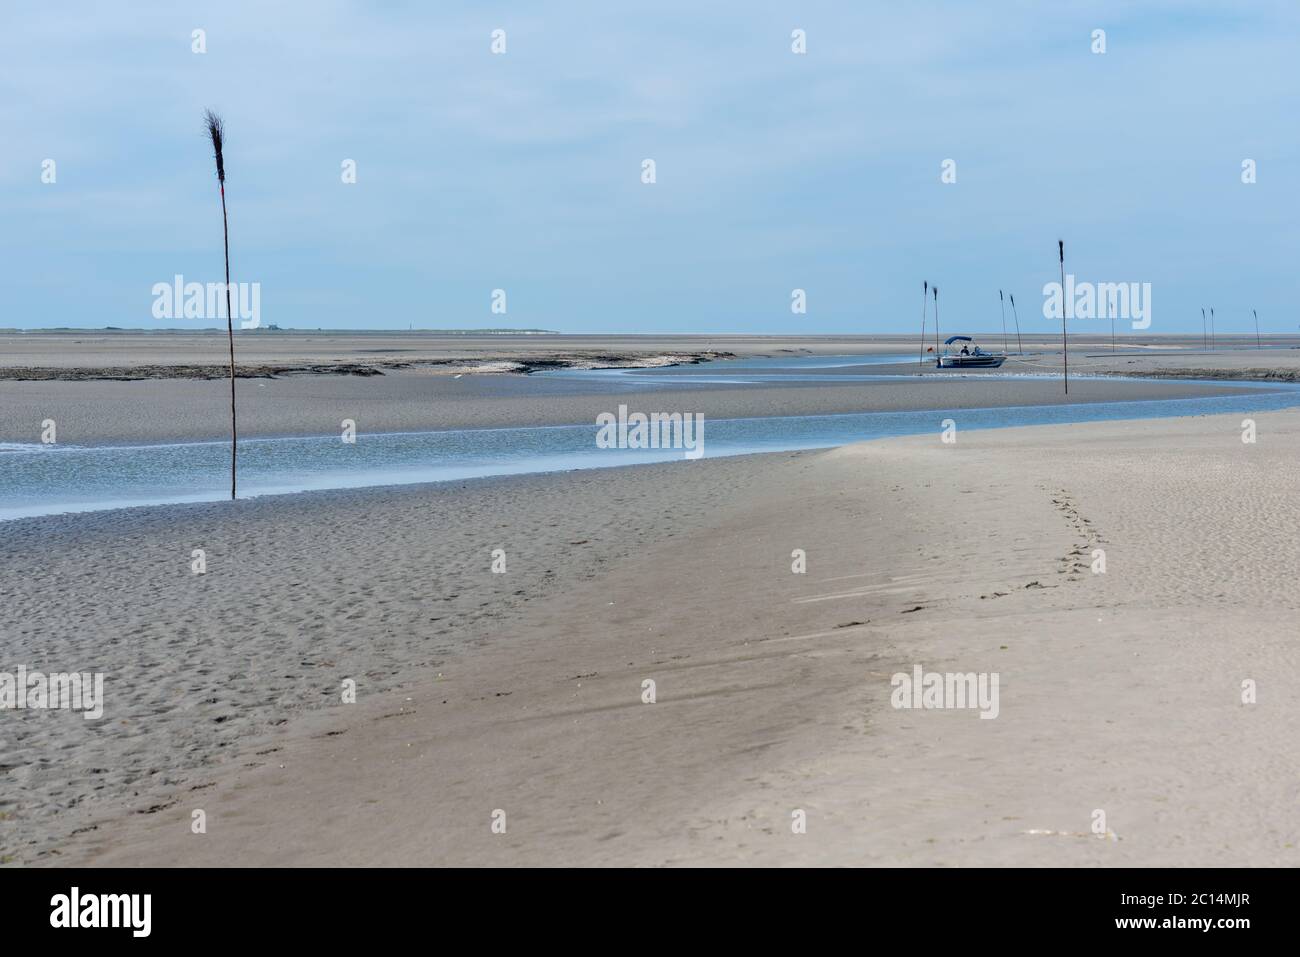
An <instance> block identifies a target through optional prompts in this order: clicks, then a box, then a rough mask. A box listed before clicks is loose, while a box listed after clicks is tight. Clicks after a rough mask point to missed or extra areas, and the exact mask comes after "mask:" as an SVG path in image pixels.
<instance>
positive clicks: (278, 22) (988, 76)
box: [0, 0, 1300, 333]
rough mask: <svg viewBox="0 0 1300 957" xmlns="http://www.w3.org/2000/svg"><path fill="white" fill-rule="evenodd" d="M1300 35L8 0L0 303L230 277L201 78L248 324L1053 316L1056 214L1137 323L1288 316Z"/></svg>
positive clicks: (741, 15) (728, 325) (1228, 18)
mask: <svg viewBox="0 0 1300 957" xmlns="http://www.w3.org/2000/svg"><path fill="white" fill-rule="evenodd" d="M1139 7H1140V9H1138V8H1139ZM195 28H203V29H205V30H206V33H207V53H206V54H202V55H199V54H194V53H192V52H191V31H192V30H193V29H195ZM496 28H501V29H504V30H505V31H506V36H507V53H506V54H505V55H502V56H495V55H493V54H492V53H491V52H490V49H489V44H490V34H491V31H492V30H493V29H496ZM795 28H802V29H804V30H805V31H807V37H808V53H807V54H806V55H804V56H798V55H795V54H793V53H792V52H791V51H790V42H791V41H790V33H791V30H793V29H795ZM1096 28H1102V29H1105V30H1106V39H1107V52H1106V53H1105V54H1104V55H1096V54H1093V53H1092V52H1091V50H1090V46H1091V33H1092V31H1093V30H1094V29H1096ZM1298 55H1300V4H1296V3H1293V2H1246V3H1239V2H1234V3H1226V2H1225V3H1198V2H1194V0H1191V2H1177V3H1175V2H1167V3H1165V2H1148V3H1142V4H1134V3H1131V2H1095V3H1071V2H1051V3H1048V2H1033V3H1030V2H1003V3H997V2H992V3H979V4H974V3H921V2H910V3H906V4H903V3H850V2H847V0H845V2H840V3H820V2H782V3H776V2H744V3H742V2H725V3H707V4H701V3H687V2H677V0H672V2H668V0H657V2H655V3H651V4H639V5H627V4H619V3H610V2H608V0H606V2H590V3H588V2H568V3H560V2H553V3H552V2H541V0H530V2H527V3H490V2H483V0H477V2H468V0H467V2H460V3H415V2H411V3H386V4H382V5H381V4H362V3H344V2H319V3H300V4H270V3H243V2H223V3H185V4H181V3H174V2H140V3H131V4H129V5H128V4H125V3H123V4H110V3H104V4H93V5H92V4H77V3H71V4H58V5H54V4H22V5H17V4H15V5H10V6H9V7H8V9H7V10H6V24H5V28H4V30H3V31H0V57H2V58H3V62H4V64H5V67H4V70H3V72H0V246H2V248H0V279H2V280H3V287H4V291H5V307H4V314H3V315H2V316H0V327H3V326H17V327H20V328H22V327H35V326H56V325H60V326H64V325H66V326H91V327H102V326H105V325H115V326H136V327H145V328H149V327H155V328H156V327H158V326H160V325H167V326H184V325H187V323H186V322H185V321H184V320H175V321H168V322H164V323H160V322H159V321H158V320H155V319H154V318H153V317H152V315H151V313H150V309H151V306H152V302H153V299H152V295H151V292H150V290H151V287H152V286H153V284H154V283H156V282H169V281H171V279H172V277H173V276H174V275H175V274H176V273H181V274H183V275H184V276H185V277H186V278H187V279H190V280H199V281H214V280H219V279H220V278H221V269H222V257H221V218H220V204H219V198H218V194H217V186H216V179H215V176H214V174H213V164H212V157H211V153H210V150H209V148H208V145H207V143H206V142H205V140H204V138H203V135H202V126H201V113H202V110H203V108H204V107H208V106H211V107H213V108H214V109H217V110H218V111H220V112H221V113H222V114H223V115H224V116H225V120H226V124H227V127H228V131H227V135H228V143H227V147H226V167H227V177H228V181H227V190H228V196H229V201H230V218H231V254H232V278H233V279H235V280H237V281H238V280H244V281H248V282H254V281H256V282H260V283H261V287H262V321H263V323H277V324H279V325H280V326H284V327H297V328H316V327H325V328H402V329H404V328H406V327H407V326H408V325H409V324H411V323H414V324H415V326H416V327H417V328H420V327H424V328H449V327H460V328H463V327H478V326H515V327H541V328H549V329H558V330H561V331H565V332H630V333H654V332H718V333H727V332H749V333H859V332H862V333H869V332H889V331H906V332H910V331H912V330H913V329H915V327H916V326H917V324H918V321H919V318H920V317H919V314H918V313H919V308H920V303H919V301H918V300H919V298H920V284H921V281H922V280H923V279H928V280H930V281H932V282H935V283H937V284H939V285H940V286H941V288H942V292H941V297H942V298H941V304H942V307H943V315H942V318H943V325H944V327H945V328H946V329H962V330H970V331H980V330H991V329H994V328H997V327H998V325H999V317H998V316H999V314H998V302H997V290H998V288H999V287H1001V288H1004V289H1007V290H1009V291H1012V292H1014V293H1015V294H1016V299H1017V303H1018V304H1020V305H1021V309H1020V318H1021V323H1022V327H1023V328H1025V330H1026V331H1049V330H1050V328H1051V323H1049V322H1048V321H1047V320H1046V319H1044V318H1043V316H1042V311H1041V309H1042V292H1041V290H1042V286H1043V283H1045V282H1049V281H1051V280H1053V279H1054V278H1055V276H1056V259H1055V256H1056V239H1057V237H1058V236H1063V237H1064V238H1065V240H1066V244H1067V246H1066V251H1067V257H1068V265H1069V267H1070V271H1071V272H1073V273H1075V274H1076V275H1077V276H1078V277H1079V278H1080V279H1081V280H1084V279H1091V280H1094V281H1140V282H1150V283H1152V286H1153V292H1152V298H1153V303H1152V305H1153V324H1152V327H1151V332H1156V333H1159V332H1177V331H1192V330H1195V331H1196V332H1198V333H1199V331H1200V312H1199V309H1200V306H1201V305H1211V304H1212V305H1214V306H1215V307H1216V309H1217V313H1218V317H1219V329H1220V331H1224V332H1228V331H1243V332H1244V331H1246V330H1247V329H1249V328H1251V319H1250V313H1249V309H1250V308H1251V307H1252V306H1253V307H1255V308H1257V309H1258V310H1259V312H1260V316H1261V319H1262V321H1263V323H1264V327H1265V329H1266V330H1270V329H1271V330H1273V331H1278V332H1282V331H1287V332H1296V331H1297V323H1298V322H1300V318H1297V315H1296V311H1295V310H1294V308H1293V305H1292V304H1293V303H1294V301H1295V298H1296V275H1297V273H1296V264H1297V262H1298V261H1300V239H1298V236H1300V233H1298V231H1297V228H1296V218H1297V216H1296V214H1297V200H1296V177H1297V174H1298V172H1300V165H1298V164H1300V149H1298V148H1297V146H1298V142H1300V134H1298V133H1297V124H1296V117H1297V115H1300V109H1298V107H1300V70H1298V69H1297V64H1296V59H1297V56H1298ZM647 157H648V158H653V159H654V160H655V161H656V163H657V166H658V182H657V183H656V184H655V185H653V186H647V185H643V184H642V183H641V181H640V170H641V161H642V160H643V159H645V158H647ZM47 158H51V159H54V160H55V161H56V163H57V177H58V179H57V182H56V183H55V184H53V185H47V184H42V183H41V163H42V161H43V160H44V159H47ZM346 158H351V159H354V160H356V162H357V164H358V182H357V183H356V184H355V185H345V184H343V183H342V182H341V180H340V164H341V162H342V161H343V160H344V159H346ZM948 158H951V159H954V160H955V161H956V163H957V182H956V183H955V184H952V185H948V184H943V183H941V182H940V164H941V163H942V161H943V160H944V159H948ZM1246 158H1251V159H1254V160H1256V162H1257V163H1258V182H1257V183H1256V184H1254V185H1249V186H1248V185H1243V184H1242V182H1241V163H1242V160H1243V159H1246ZM796 287H800V288H803V289H806V290H807V293H808V314H807V315H806V316H797V315H793V314H792V313H791V311H790V292H791V290H792V289H793V288H796ZM494 288H503V289H505V290H506V292H507V295H508V303H509V311H508V313H507V314H506V315H505V316H498V315H492V314H491V313H490V311H489V304H490V295H491V291H492V290H493V289H494ZM216 324H217V323H215V322H206V321H194V320H191V321H190V322H189V323H188V325H193V326H200V325H216ZM221 324H222V325H224V322H222V323H221ZM1099 325H1100V324H1099Z"/></svg>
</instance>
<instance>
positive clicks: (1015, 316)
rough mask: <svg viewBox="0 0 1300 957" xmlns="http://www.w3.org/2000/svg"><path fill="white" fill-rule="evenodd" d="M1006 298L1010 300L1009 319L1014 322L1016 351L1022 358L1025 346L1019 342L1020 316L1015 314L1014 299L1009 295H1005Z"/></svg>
mask: <svg viewBox="0 0 1300 957" xmlns="http://www.w3.org/2000/svg"><path fill="white" fill-rule="evenodd" d="M1007 296H1008V298H1010V299H1011V318H1012V319H1014V320H1016V349H1018V350H1019V352H1020V354H1021V355H1022V356H1023V355H1024V354H1025V344H1024V343H1023V342H1021V341H1020V316H1018V315H1017V314H1016V297H1015V296H1013V295H1012V294H1011V293H1007Z"/></svg>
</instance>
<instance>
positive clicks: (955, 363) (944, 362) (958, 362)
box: [937, 356, 1007, 369]
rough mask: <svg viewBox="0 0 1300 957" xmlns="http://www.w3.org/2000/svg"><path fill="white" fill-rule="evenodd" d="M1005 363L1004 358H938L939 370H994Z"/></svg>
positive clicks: (1005, 359) (1005, 358)
mask: <svg viewBox="0 0 1300 957" xmlns="http://www.w3.org/2000/svg"><path fill="white" fill-rule="evenodd" d="M1006 361H1007V357H1006V356H940V357H939V359H938V362H937V365H938V367H939V368H940V369H996V368H998V367H999V366H1000V365H1002V363H1004V362H1006Z"/></svg>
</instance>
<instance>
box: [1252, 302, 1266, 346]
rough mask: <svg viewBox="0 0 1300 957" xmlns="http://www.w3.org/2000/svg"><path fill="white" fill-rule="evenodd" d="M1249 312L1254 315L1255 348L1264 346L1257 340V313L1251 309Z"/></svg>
mask: <svg viewBox="0 0 1300 957" xmlns="http://www.w3.org/2000/svg"><path fill="white" fill-rule="evenodd" d="M1250 314H1251V315H1252V316H1254V317H1255V348H1256V349H1263V348H1264V346H1263V345H1262V344H1261V343H1260V341H1259V313H1257V312H1256V311H1255V310H1254V309H1252V310H1250Z"/></svg>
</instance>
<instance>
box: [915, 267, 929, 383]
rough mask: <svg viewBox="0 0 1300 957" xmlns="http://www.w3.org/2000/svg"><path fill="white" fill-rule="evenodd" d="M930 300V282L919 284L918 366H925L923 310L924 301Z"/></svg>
mask: <svg viewBox="0 0 1300 957" xmlns="http://www.w3.org/2000/svg"><path fill="white" fill-rule="evenodd" d="M929 298H930V280H928V279H927V280H926V281H925V282H923V283H922V284H921V355H920V356H919V357H918V358H917V360H916V364H917V365H918V366H924V365H925V309H926V300H927V299H929Z"/></svg>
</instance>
